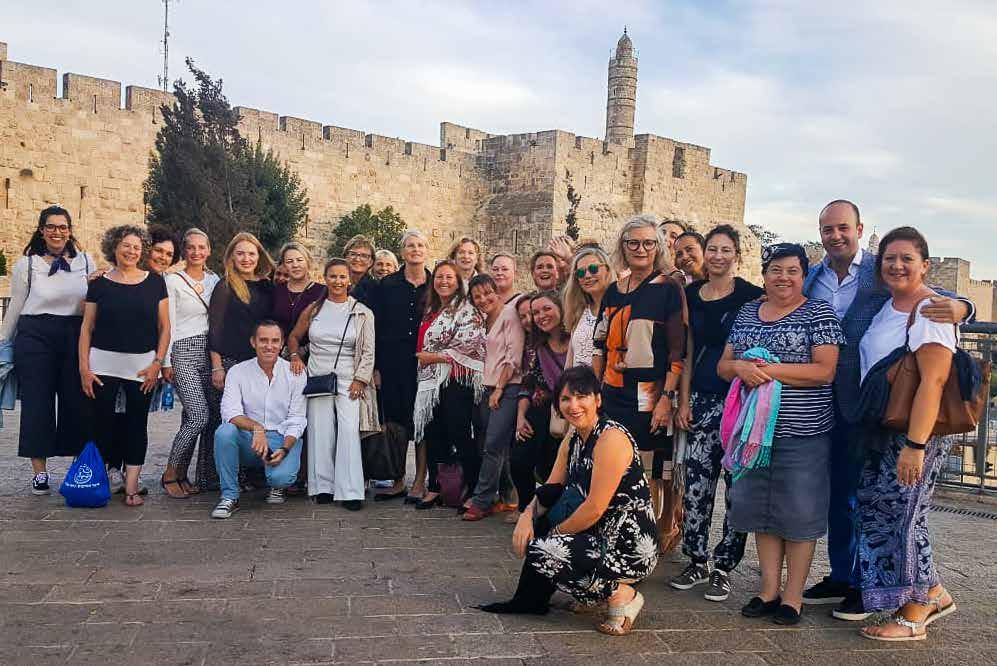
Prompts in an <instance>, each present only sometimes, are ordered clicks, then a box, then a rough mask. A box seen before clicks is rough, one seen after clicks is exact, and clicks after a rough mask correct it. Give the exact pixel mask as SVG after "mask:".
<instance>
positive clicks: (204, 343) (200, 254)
mask: <svg viewBox="0 0 997 666" xmlns="http://www.w3.org/2000/svg"><path fill="white" fill-rule="evenodd" d="M181 245H182V246H183V258H184V269H183V270H182V271H177V272H175V273H166V274H164V276H163V277H164V279H165V280H166V291H167V293H168V294H169V297H170V346H169V348H168V350H167V352H166V360H165V362H164V364H163V378H164V379H166V381H168V382H170V383H172V384H173V386H174V387H175V388H176V392H177V396H178V397H179V398H180V402H181V404H183V412H182V413H181V415H180V429H179V430H178V431H177V434H176V437H174V438H173V448H172V449H170V457H169V460H168V461H167V463H166V470H165V471H164V472H163V478H162V479H161V480H160V485H162V487H163V489H164V490H165V491H166V494H167V495H169V496H170V497H178V498H182V497H187V496H188V495H195V494H197V493H198V492H200V490H199V489H198V488H197V487H196V486H194V485H192V484H191V483H190V481H189V480H188V479H187V468H188V467H190V461H191V458H192V457H193V455H194V446H195V445H196V444H197V439H198V437H200V436H201V433H202V432H203V431H204V429H205V428H206V427H207V425H208V421H209V418H210V413H209V410H208V400H207V391H208V388H209V387H210V385H211V383H210V382H211V373H210V366H209V365H208V303H210V302H211V294H212V293H213V292H214V289H215V285H217V284H218V280H219V278H218V275H216V274H215V273H213V272H211V271H209V270H208V269H207V268H205V262H206V261H207V260H208V257H210V256H211V242H210V241H209V240H208V236H207V234H205V233H204V232H203V231H201V230H200V229H189V230H188V231H187V232H186V233H185V234H184V235H183V241H182V243H181ZM150 263H151V262H150Z"/></svg>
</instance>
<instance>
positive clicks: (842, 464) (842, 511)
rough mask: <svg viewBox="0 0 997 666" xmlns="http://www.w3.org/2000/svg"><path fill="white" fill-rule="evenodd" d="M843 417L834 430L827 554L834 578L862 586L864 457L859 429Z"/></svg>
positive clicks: (832, 436)
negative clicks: (860, 503)
mask: <svg viewBox="0 0 997 666" xmlns="http://www.w3.org/2000/svg"><path fill="white" fill-rule="evenodd" d="M856 430H857V427H856V426H850V425H848V424H847V423H845V422H844V419H839V420H838V423H837V424H836V425H835V427H834V430H832V431H831V498H830V499H831V501H830V505H829V507H828V509H829V510H828V515H827V558H828V560H830V562H831V580H833V581H835V582H836V583H847V584H849V585H851V586H853V587H858V582H859V580H858V578H859V575H858V557H857V554H856V546H857V542H858V539H857V536H858V525H857V515H858V510H857V509H858V500H857V499H856V491H857V490H858V485H859V478H860V477H861V476H862V458H861V457H859V456H857V451H856V448H857V447H856V442H855V441H854V440H855V439H856V438H857V437H858V436H859V433H858V432H856Z"/></svg>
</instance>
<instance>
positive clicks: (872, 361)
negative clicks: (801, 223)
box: [835, 227, 958, 642]
mask: <svg viewBox="0 0 997 666" xmlns="http://www.w3.org/2000/svg"><path fill="white" fill-rule="evenodd" d="M928 266H929V254H928V243H927V241H925V239H924V236H922V235H921V233H920V232H918V231H917V229H914V228H913V227H899V228H897V229H894V230H893V231H891V232H890V233H888V234H886V236H884V237H883V240H882V241H880V244H879V254H878V255H877V256H876V273H877V275H878V276H879V278H880V279H881V280H882V282H883V284H884V285H885V286H886V288H887V289H889V291H890V296H891V298H890V300H888V301H886V303H885V304H884V305H883V307H882V309H881V310H880V311H879V312H878V313H877V314H876V316H875V318H873V320H872V323H871V324H870V325H869V329H868V330H867V331H866V333H865V335H863V336H862V341H861V342H860V343H859V353H860V358H861V369H862V378H863V380H864V379H865V376H866V374H867V373H868V372H869V370H870V369H871V368H872V367H873V366H875V365H876V364H877V363H878V362H879V361H880V360H883V359H885V358H886V357H887V356H889V355H890V353H891V352H892V351H893V350H895V349H897V348H899V347H904V346H905V345H906V348H907V349H908V350H910V351H911V352H913V354H914V356H915V358H916V359H917V368H918V371H919V372H920V383H919V385H918V387H917V392H916V393H915V394H914V402H913V404H912V405H911V410H910V419H909V423H908V425H907V431H906V432H895V431H891V430H885V429H880V430H876V431H873V432H870V433H869V437H868V440H869V444H867V447H866V448H867V450H868V451H869V453H870V454H869V455H868V456H867V460H866V464H865V467H864V469H863V471H862V478H861V480H860V482H859V488H858V492H857V497H858V526H859V538H858V549H857V550H858V561H859V572H860V577H861V580H860V588H861V591H862V608H860V609H856V611H857V612H856V614H855V616H854V617H845V618H842V619H856V620H858V619H864V617H866V616H869V615H871V614H872V613H874V612H877V611H893V610H894V609H897V610H896V613H894V615H893V617H892V618H889V619H887V620H885V621H883V622H879V623H877V624H875V625H872V626H869V627H866V628H865V629H863V630H862V635H863V636H864V637H865V638H870V639H872V640H877V641H889V642H896V641H918V640H924V639H925V637H926V636H927V627H928V625H929V624H931V623H932V622H934V621H935V620H938V619H940V618H942V617H945V616H946V615H949V614H951V613H953V612H955V609H956V608H955V601H953V599H952V595H951V594H949V592H948V590H946V589H945V587H944V586H943V585H942V580H941V577H940V576H939V572H938V569H937V568H936V567H935V562H934V558H933V554H932V548H931V536H930V534H929V531H928V525H927V520H928V516H930V515H931V506H932V495H933V493H934V490H935V482H936V481H937V480H938V476H939V474H940V473H941V470H942V466H943V465H944V464H945V461H946V460H947V459H948V452H949V448H950V447H951V446H952V443H953V438H952V437H951V436H935V435H932V431H933V430H934V427H935V421H936V419H937V418H938V409H939V404H940V403H941V398H942V391H943V387H944V386H945V382H946V380H947V379H948V376H949V371H950V368H951V367H952V358H953V355H954V353H955V350H956V344H957V342H958V335H957V332H956V328H955V326H954V325H953V324H939V323H936V322H933V321H932V320H930V319H928V318H927V317H926V316H924V315H923V314H921V307H922V306H923V305H925V303H926V302H928V299H929V298H931V297H932V296H937V294H936V293H935V292H934V291H932V290H931V288H930V287H928V286H927V285H926V284H925V282H924V279H925V276H926V275H927V273H928ZM859 611H860V612H859ZM835 616H836V617H837V616H838V613H837V612H836V613H835Z"/></svg>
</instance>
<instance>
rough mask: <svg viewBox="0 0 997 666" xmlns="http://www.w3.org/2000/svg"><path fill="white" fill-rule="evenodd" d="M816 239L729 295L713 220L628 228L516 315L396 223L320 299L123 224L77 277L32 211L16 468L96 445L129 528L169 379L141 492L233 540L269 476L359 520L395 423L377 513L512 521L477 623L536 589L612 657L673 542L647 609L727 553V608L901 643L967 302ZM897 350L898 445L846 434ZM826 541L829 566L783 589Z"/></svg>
mask: <svg viewBox="0 0 997 666" xmlns="http://www.w3.org/2000/svg"><path fill="white" fill-rule="evenodd" d="M818 229H819V233H820V238H821V242H822V244H823V246H824V249H825V251H826V256H825V258H824V259H823V260H822V261H820V262H819V263H818V264H816V265H814V266H810V264H809V261H808V258H807V254H806V252H805V251H804V249H803V248H802V247H801V246H799V245H797V244H793V243H777V244H775V245H771V246H768V247H766V248H764V249H763V252H762V256H761V259H762V275H763V282H764V284H763V285H760V286H759V285H753V284H751V283H749V282H747V281H745V280H744V279H742V278H740V277H738V269H739V265H740V263H741V260H742V243H741V237H740V234H739V232H738V231H737V230H736V229H735V228H733V227H731V226H729V225H719V226H716V227H714V228H712V229H710V230H709V231H708V232H707V233H706V234H705V236H704V235H701V234H699V233H698V232H696V231H693V230H691V229H688V228H686V227H685V225H683V224H682V223H680V222H677V221H672V220H668V221H665V222H661V221H660V220H659V219H658V218H657V217H655V216H653V215H648V214H643V215H637V216H635V217H633V218H631V219H630V220H628V221H627V222H626V223H625V224H624V226H623V227H622V229H621V230H620V232H619V235H618V237H617V239H616V241H615V243H614V245H613V247H611V248H603V247H600V245H599V244H598V243H597V242H594V241H586V240H582V241H580V242H577V243H574V242H572V241H570V240H569V239H567V238H555V239H553V240H552V241H551V242H550V243H549V245H548V247H547V248H545V249H543V250H541V251H539V252H537V253H536V254H534V255H533V257H532V258H531V259H530V262H529V269H530V278H531V280H532V282H533V286H534V287H535V289H534V290H532V291H529V292H526V293H521V292H518V291H517V287H516V285H517V283H518V282H517V278H516V268H517V261H516V258H515V257H514V256H512V255H511V254H508V253H504V252H499V253H497V254H495V255H494V256H492V257H491V258H490V261H489V262H488V263H487V265H486V264H485V257H484V255H483V253H482V248H481V246H480V245H479V243H478V242H477V241H476V240H475V239H473V238H469V237H464V238H460V239H458V240H457V241H456V242H455V243H454V245H453V247H452V249H451V250H450V252H449V253H448V255H447V257H446V258H444V259H442V260H439V261H435V262H433V261H431V259H430V248H429V243H428V240H427V238H426V237H425V236H424V235H423V234H422V233H420V232H418V231H415V230H410V231H407V232H406V233H405V234H404V235H403V237H402V240H401V252H400V254H401V257H400V259H401V263H400V264H399V263H398V261H397V259H396V258H395V256H394V255H393V254H392V253H391V252H389V251H386V250H378V249H377V248H376V247H375V246H374V244H373V243H372V242H371V241H370V240H369V239H367V238H365V237H363V236H357V237H355V238H353V239H351V240H350V241H349V243H347V245H346V247H345V255H346V256H345V257H342V258H333V259H330V260H329V261H327V262H326V264H325V266H324V267H323V271H322V274H321V280H320V281H315V280H313V275H314V273H313V266H312V259H311V257H310V255H309V253H308V250H307V249H306V248H305V247H304V246H303V245H301V244H298V243H289V244H287V245H285V246H284V247H283V248H282V249H281V251H280V253H279V256H278V257H277V260H276V261H274V260H273V259H271V257H270V255H269V254H268V253H267V251H266V250H265V249H264V248H263V246H262V245H261V243H260V242H259V240H258V239H257V238H256V237H254V236H253V235H252V234H249V233H239V234H237V235H236V236H235V237H234V238H233V239H232V240H231V242H230V243H229V244H228V246H227V248H226V249H225V251H224V255H223V258H222V262H221V263H222V266H223V267H224V271H223V274H222V275H217V274H215V273H213V272H212V271H210V270H209V269H208V268H207V267H206V262H207V260H208V259H209V257H210V256H211V253H212V248H211V245H210V241H209V239H208V236H207V235H206V234H205V233H204V232H203V231H200V230H198V229H190V230H189V231H187V232H186V233H185V234H184V235H183V237H182V238H180V239H176V240H175V239H173V238H172V237H171V236H170V235H169V234H168V233H166V232H165V230H162V229H159V228H153V229H151V230H147V229H144V228H140V227H135V226H119V227H115V228H112V229H110V230H108V231H107V233H106V234H105V237H104V239H103V242H102V247H101V250H102V253H103V258H104V260H105V261H106V262H107V263H108V264H110V269H108V270H104V269H98V268H97V261H96V260H95V259H94V257H92V256H91V255H89V254H87V253H86V252H84V251H83V249H82V248H81V247H80V245H79V244H78V243H77V241H76V239H75V238H74V236H73V232H72V220H71V217H70V214H69V213H68V212H67V211H66V210H64V209H62V208H59V207H57V206H53V207H50V208H47V209H45V210H44V211H42V213H41V215H40V218H39V223H38V228H37V230H36V231H35V233H34V235H33V236H32V238H31V240H30V242H29V243H28V245H27V247H26V248H25V250H24V256H23V257H21V258H20V259H19V260H18V261H17V262H16V263H15V265H14V268H13V275H12V299H11V305H10V309H9V310H8V315H7V317H6V318H5V319H4V321H3V325H2V328H0V344H11V343H12V344H13V352H14V367H15V372H16V374H17V376H18V377H19V379H20V380H21V382H20V383H21V401H22V409H21V430H20V438H19V451H18V452H19V455H21V456H23V457H27V458H30V459H31V464H32V468H33V480H32V489H33V492H35V493H36V494H47V493H48V492H49V477H48V473H47V471H46V460H47V459H48V458H50V457H53V456H65V455H76V454H78V453H79V451H80V449H81V446H82V443H83V442H84V441H86V440H88V439H93V440H95V441H96V443H97V445H98V447H99V449H100V452H101V454H102V456H103V458H104V461H105V463H106V464H107V465H108V468H109V470H112V474H115V472H114V470H119V472H116V474H119V475H120V476H113V477H112V478H114V479H115V480H116V481H117V483H116V485H118V486H120V487H121V489H122V492H123V495H124V501H125V503H126V504H127V505H129V506H138V505H141V504H142V503H143V502H144V499H143V493H144V489H143V488H142V487H141V484H140V482H139V476H140V472H141V467H142V465H143V464H144V462H145V456H146V449H147V445H148V436H147V419H148V414H149V411H150V409H151V408H155V407H156V405H155V400H154V396H155V395H156V391H157V387H159V386H161V384H162V383H163V382H166V383H169V384H170V385H172V387H174V389H175V391H176V394H177V396H178V397H179V398H180V401H181V403H182V405H183V411H182V415H181V424H180V428H179V430H178V432H177V434H176V436H175V438H174V441H173V446H172V449H171V451H170V456H169V460H168V464H167V466H166V469H165V471H164V473H163V475H162V478H161V479H160V483H161V485H162V487H163V489H164V490H165V492H166V493H167V494H168V495H169V496H170V497H174V498H184V497H188V496H191V495H194V494H197V493H201V492H206V491H211V490H215V489H219V490H220V493H221V498H220V500H219V502H218V504H217V506H216V507H215V508H214V509H213V511H212V514H211V515H212V516H213V517H215V518H228V517H230V516H231V515H232V514H233V513H234V512H235V511H236V510H238V508H239V498H240V492H241V491H242V490H243V489H245V488H246V487H251V486H254V485H263V484H265V485H266V486H267V488H268V491H267V494H266V501H267V502H270V503H281V502H283V501H284V498H285V494H286V492H287V489H289V488H298V489H302V490H304V489H307V494H308V495H309V496H311V497H312V498H314V500H315V501H316V502H317V503H319V504H330V503H333V502H339V503H341V505H342V506H343V507H344V508H346V509H350V510H357V509H361V508H362V507H363V504H364V499H365V497H366V494H367V485H368V482H369V481H370V480H369V479H367V478H365V474H364V469H363V462H362V456H361V452H362V447H363V446H364V443H363V440H364V439H365V438H366V437H367V436H369V435H373V434H375V433H379V432H381V430H382V428H383V427H384V425H385V424H388V423H392V424H396V426H398V427H400V428H401V429H404V431H405V436H406V437H407V439H408V440H409V441H410V442H411V443H413V444H414V446H415V447H416V449H415V452H416V456H415V460H416V469H415V476H414V481H413V483H412V485H411V486H410V487H406V484H405V479H404V478H398V479H390V480H386V481H387V482H388V484H387V485H385V484H383V483H382V485H384V487H383V488H381V489H379V491H378V492H376V493H375V494H374V496H373V499H374V500H375V501H390V500H394V499H399V500H403V501H404V502H405V503H408V504H412V505H414V508H415V509H416V510H428V509H433V508H434V507H437V506H440V505H442V504H443V503H444V495H445V492H444V488H443V486H444V485H446V484H448V483H449V484H451V485H452V483H453V478H452V474H450V472H451V471H452V469H453V468H454V467H456V468H457V469H459V470H460V477H459V479H460V480H459V483H460V484H461V485H462V487H463V491H462V493H461V500H460V501H459V507H458V514H459V515H460V518H461V520H463V521H467V522H475V521H479V520H483V519H486V518H488V517H489V516H491V515H492V514H493V513H496V512H504V513H507V514H508V518H507V520H508V522H510V523H515V527H514V532H513V547H514V550H515V551H516V552H517V554H519V555H520V556H521V557H524V558H525V562H524V565H523V569H522V574H521V577H520V581H519V585H518V587H517V590H516V593H515V595H514V596H513V598H512V599H511V600H509V601H506V602H498V603H494V604H487V605H485V606H482V609H483V610H486V611H490V612H498V613H545V612H547V610H548V608H549V601H550V598H551V596H552V594H553V592H554V591H555V590H556V589H560V590H562V591H564V592H566V593H568V594H570V595H572V596H573V597H574V598H575V600H576V601H577V603H578V604H579V605H580V606H593V605H595V606H599V605H604V606H605V613H606V617H605V618H604V620H603V621H602V622H601V623H600V624H599V625H598V628H599V630H600V631H602V632H604V633H607V634H612V635H621V634H625V633H629V631H630V630H631V628H632V627H633V624H634V621H635V619H636V617H637V615H638V614H639V612H640V610H641V607H642V606H643V603H644V600H643V596H642V594H641V592H640V591H638V588H639V586H640V583H641V582H642V581H643V580H644V579H645V578H647V577H648V576H649V575H650V574H651V572H652V571H653V570H654V568H655V565H656V563H657V560H658V557H659V555H660V554H661V553H664V552H668V551H669V550H670V549H671V548H672V547H674V546H675V545H676V544H677V543H678V542H681V548H682V553H683V554H684V555H685V556H686V557H687V558H688V559H689V563H688V565H687V566H686V567H685V568H684V570H683V571H682V572H681V573H679V574H678V575H676V576H674V577H673V578H672V579H671V581H670V584H671V586H672V587H674V588H676V589H679V590H688V589H691V588H693V587H696V586H699V585H706V591H705V593H704V596H705V597H706V598H707V599H709V600H713V601H722V600H725V599H727V598H728V596H729V594H730V592H731V582H730V574H731V572H732V571H733V570H734V569H735V568H736V567H737V566H738V564H739V563H740V561H741V559H742V557H743V555H744V550H745V543H746V539H747V534H748V533H753V534H754V535H755V543H756V546H757V550H758V557H759V563H760V565H761V582H760V589H759V590H758V592H757V594H756V595H755V596H753V597H752V598H751V599H750V600H749V601H748V602H747V603H746V604H745V606H744V607H743V608H742V613H743V614H744V615H745V616H748V617H769V618H771V619H772V621H774V622H776V623H778V624H786V625H791V624H796V623H797V622H799V621H800V613H801V610H802V606H803V604H822V603H835V604H836V607H835V609H834V611H833V613H834V615H835V617H838V618H840V619H843V620H865V619H867V618H868V617H870V616H871V615H872V613H873V612H877V611H884V610H896V613H895V614H894V615H893V616H892V617H891V618H890V619H889V620H888V621H885V622H882V623H879V624H876V625H873V626H870V627H866V628H864V629H863V630H862V633H863V636H865V637H867V638H871V639H875V640H888V641H900V640H919V639H923V638H924V637H925V635H926V627H927V626H928V625H929V624H930V623H931V622H933V621H934V620H936V619H938V618H940V617H943V616H945V615H947V614H949V613H951V612H953V611H954V610H955V604H954V602H953V600H952V597H951V595H950V594H949V593H948V592H947V591H946V590H945V588H944V587H943V586H942V584H941V581H940V578H939V575H938V571H937V569H936V567H935V566H934V563H933V560H932V552H931V545H930V539H929V536H928V532H927V528H926V518H927V514H928V511H929V509H930V506H931V496H932V491H933V489H934V485H935V482H936V480H937V477H938V475H939V473H940V470H941V466H942V463H943V461H944V459H945V456H946V453H947V450H948V448H949V446H950V445H951V439H950V438H948V437H937V436H932V431H933V428H934V425H935V419H936V416H937V413H938V405H939V401H940V398H941V390H942V385H943V384H944V381H945V378H947V377H948V374H949V369H950V366H951V364H952V358H953V354H954V351H955V349H956V345H957V342H958V324H959V323H961V322H963V321H967V320H968V319H970V318H971V316H972V312H973V306H972V303H971V302H969V301H967V300H965V299H961V298H959V297H957V296H955V295H952V294H942V293H939V292H937V291H935V290H932V289H931V288H930V287H929V286H928V285H927V273H928V266H929V252H928V246H927V242H926V240H925V239H924V237H923V236H922V235H921V234H920V233H919V232H918V231H917V230H916V229H913V228H911V227H901V228H898V229H894V230H893V231H891V232H890V233H889V234H887V235H886V236H885V237H884V238H883V239H882V241H881V242H880V245H879V251H878V253H876V254H872V253H869V252H865V251H863V250H862V249H861V248H860V246H859V239H860V238H861V236H862V230H863V228H862V222H861V218H860V214H859V209H858V207H857V206H855V204H853V203H851V202H849V201H845V200H837V201H833V202H831V203H829V204H828V205H827V206H825V208H824V209H823V210H822V211H821V212H820V214H819V218H818ZM181 259H182V261H183V268H182V269H177V267H176V266H175V265H174V264H176V263H177V262H178V261H180V260H181ZM905 344H906V345H907V347H908V348H909V350H910V351H911V352H913V353H915V355H916V359H917V364H918V367H919V370H920V377H921V383H920V385H919V387H918V389H917V392H916V396H915V403H914V404H915V406H916V409H915V410H914V411H913V412H912V414H911V418H910V423H909V427H908V428H907V430H906V431H905V432H897V431H890V430H886V429H883V428H880V427H876V426H870V425H868V424H865V423H861V422H860V421H859V420H858V419H857V418H856V417H855V414H856V413H857V409H856V405H855V404H854V403H855V401H856V400H857V396H858V394H859V387H860V385H861V382H862V380H863V378H864V376H865V374H866V373H867V372H868V371H869V369H870V368H873V367H874V366H875V365H876V364H877V362H879V361H881V360H882V359H884V358H886V357H887V356H889V355H890V354H891V353H892V352H893V351H894V350H895V349H897V348H899V347H903V346H904V345H905ZM749 396H750V397H749ZM198 444H199V445H198ZM195 450H196V451H197V458H198V464H197V474H196V478H195V481H194V482H192V481H191V480H190V479H189V478H188V469H189V467H190V464H191V462H192V460H193V458H194V453H195ZM260 469H262V470H263V474H262V478H261V475H259V470H260ZM444 471H447V474H448V475H449V476H446V477H445V478H444V476H445V475H444ZM254 475H255V477H254ZM721 477H723V478H724V486H725V497H724V503H725V507H726V510H725V514H724V525H723V531H722V537H721V539H720V541H719V543H717V544H716V545H715V546H714V548H713V549H712V553H711V551H710V548H709V535H710V524H711V519H712V516H713V513H714V502H715V494H716V491H717V487H718V483H719V481H720V479H721ZM824 534H827V535H828V550H829V556H830V562H831V573H830V575H829V576H828V577H826V578H825V579H824V580H822V581H820V582H819V583H817V584H816V585H814V586H812V587H810V588H809V589H805V588H806V581H807V577H808V574H809V571H810V566H811V560H812V557H813V554H814V549H815V544H816V541H817V539H819V538H820V537H821V536H823V535H824ZM711 556H712V557H711ZM711 560H712V563H711ZM784 570H785V580H784V577H783V572H784Z"/></svg>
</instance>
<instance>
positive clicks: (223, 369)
mask: <svg viewBox="0 0 997 666" xmlns="http://www.w3.org/2000/svg"><path fill="white" fill-rule="evenodd" d="M211 372H212V373H215V372H225V368H211Z"/></svg>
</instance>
